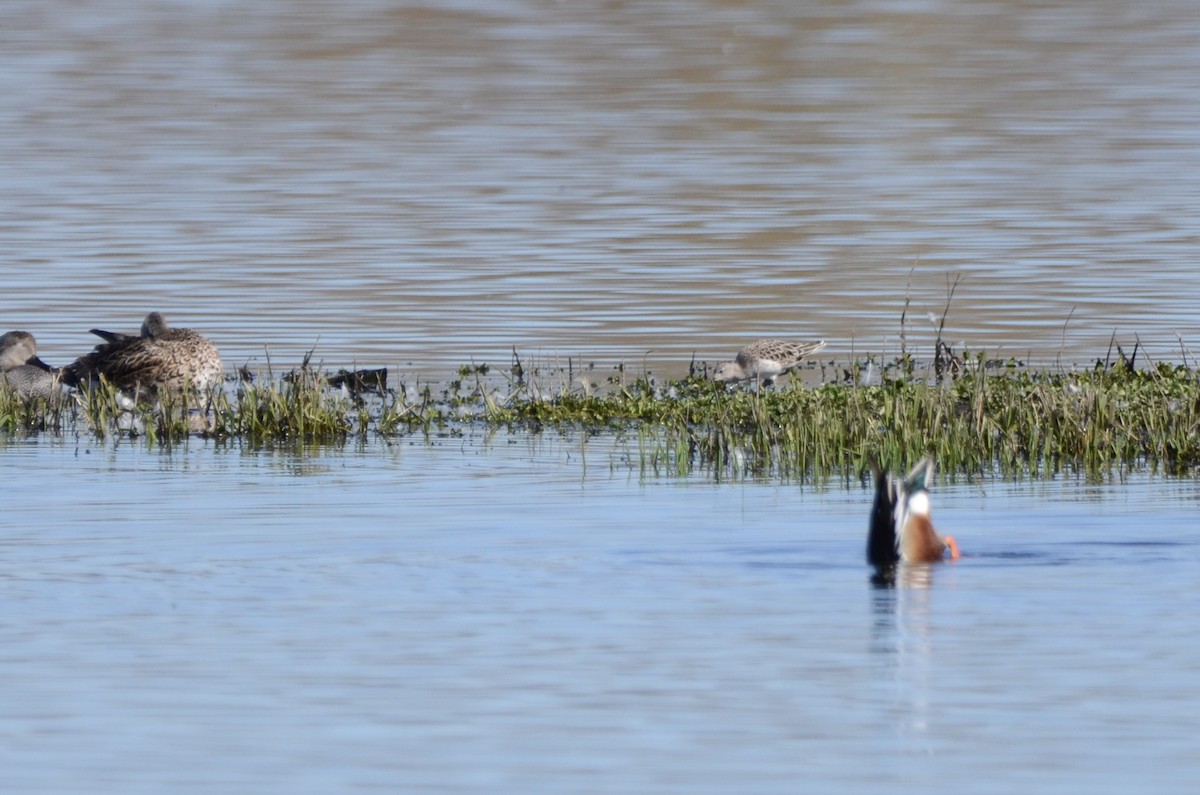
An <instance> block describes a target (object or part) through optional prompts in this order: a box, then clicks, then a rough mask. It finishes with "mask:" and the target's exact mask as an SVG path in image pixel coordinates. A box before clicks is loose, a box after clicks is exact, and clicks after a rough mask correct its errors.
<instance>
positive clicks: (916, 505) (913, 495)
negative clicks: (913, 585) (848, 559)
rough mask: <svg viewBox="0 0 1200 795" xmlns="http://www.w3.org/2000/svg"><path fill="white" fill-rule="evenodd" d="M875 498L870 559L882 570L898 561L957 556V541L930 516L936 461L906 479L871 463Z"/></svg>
mask: <svg viewBox="0 0 1200 795" xmlns="http://www.w3.org/2000/svg"><path fill="white" fill-rule="evenodd" d="M872 474H873V475H874V477H875V502H874V504H873V506H872V507H871V526H870V530H869V531H868V534H867V562H868V563H870V564H871V565H872V566H874V567H875V568H876V569H878V570H879V571H887V570H889V569H892V568H894V567H895V566H896V565H897V564H899V563H935V562H937V561H940V560H943V559H944V558H945V557H946V553H947V551H949V553H950V557H951V558H953V559H957V558H958V556H959V553H958V543H957V542H956V541H955V540H954V537H953V536H941V535H938V533H937V531H936V530H934V529H933V520H932V519H931V518H930V513H931V509H930V504H929V486H930V485H931V484H932V483H933V461H932V459H929V458H923V459H921V462H920V463H919V464H917V465H916V466H915V467H913V469H912V471H911V472H909V473H908V476H907V477H905V478H904V479H903V480H897V479H896V478H894V477H893V476H892V475H891V474H890V473H888V472H886V471H884V470H882V469H880V468H879V467H878V466H872Z"/></svg>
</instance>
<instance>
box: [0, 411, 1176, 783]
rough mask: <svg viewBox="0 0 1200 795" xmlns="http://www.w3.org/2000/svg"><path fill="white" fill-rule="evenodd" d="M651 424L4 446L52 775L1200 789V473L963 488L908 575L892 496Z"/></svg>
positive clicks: (4, 680) (20, 760)
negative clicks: (895, 569) (884, 576)
mask: <svg viewBox="0 0 1200 795" xmlns="http://www.w3.org/2000/svg"><path fill="white" fill-rule="evenodd" d="M631 444H633V443H630V442H624V441H619V440H615V439H611V438H603V437H601V438H593V439H592V440H590V441H586V442H585V441H583V440H580V439H578V438H571V437H568V438H559V437H554V436H551V435H544V436H537V437H508V436H505V435H503V434H501V435H498V436H495V437H493V438H491V439H490V440H488V439H485V438H483V437H478V438H476V437H467V438H456V439H441V440H434V441H433V442H432V443H429V444H426V443H425V442H424V441H416V440H402V441H399V442H397V443H395V444H391V445H384V444H382V443H379V444H372V445H370V446H367V447H365V448H362V449H358V450H324V451H321V450H317V451H309V452H306V453H304V454H299V455H297V454H294V453H290V452H283V451H277V452H272V451H250V450H237V449H233V450H228V449H217V448H215V447H213V446H211V445H208V444H205V443H202V442H196V441H193V442H191V443H189V444H188V445H187V447H186V449H179V450H176V451H174V452H171V453H165V452H150V451H147V450H145V449H143V448H141V447H139V446H138V445H130V444H120V445H115V444H106V445H89V444H83V443H81V444H80V445H79V446H78V447H77V446H76V445H75V444H74V443H70V442H64V443H59V442H53V441H50V440H46V439H42V440H39V441H36V442H14V443H10V444H9V445H8V446H7V447H6V448H5V449H4V450H3V454H4V461H5V470H6V476H5V481H6V482H5V491H6V494H7V495H9V496H8V499H7V501H6V502H7V510H6V517H5V528H6V530H5V533H4V539H3V546H2V547H0V554H2V555H3V558H4V560H5V565H4V567H3V568H4V572H5V574H4V575H3V577H0V599H2V600H3V602H4V604H6V605H7V609H6V611H5V618H4V620H3V621H2V622H0V648H2V649H4V652H3V654H0V695H2V696H3V697H2V698H0V703H2V704H3V705H4V706H3V708H2V709H0V726H2V727H3V733H4V736H5V743H4V744H3V749H0V763H2V764H3V766H4V768H5V770H7V771H9V774H8V786H10V787H12V788H14V789H16V790H20V791H24V792H35V791H36V792H70V791H79V790H80V789H92V790H95V789H102V790H107V791H121V792H161V791H163V790H165V789H169V790H170V791H173V792H228V791H255V792H328V791H330V790H337V791H397V790H404V791H422V792H426V791H436V792H464V793H465V792H494V791H498V790H505V791H523V792H525V791H528V792H562V791H572V792H596V793H601V792H635V791H636V792H689V793H694V792H713V793H725V792H730V791H745V792H750V791H753V792H781V793H782V792H795V791H797V790H803V789H807V788H813V789H821V790H831V791H832V790H836V791H840V792H868V791H874V792H878V791H881V790H882V789H884V788H887V789H889V790H897V791H901V792H920V791H929V790H930V789H931V788H936V789H947V790H953V791H993V792H1002V791H1012V788H1013V787H1017V786H1021V785H1031V786H1036V788H1037V789H1038V791H1039V792H1078V791H1081V790H1091V791H1095V790H1105V791H1115V790H1121V791H1124V790H1128V789H1137V790H1138V791H1154V792H1186V791H1190V788H1191V786H1192V784H1193V783H1194V781H1195V775H1196V774H1197V773H1198V772H1200V756H1198V755H1197V754H1196V748H1197V742H1198V741H1200V718H1198V717H1197V715H1198V714H1200V713H1198V711H1197V710H1196V709H1195V706H1196V705H1197V703H1200V684H1197V683H1198V682H1200V676H1198V675H1197V674H1200V670H1198V669H1200V663H1198V662H1197V660H1200V647H1198V646H1197V644H1196V642H1195V633H1194V632H1193V631H1192V630H1193V624H1194V616H1195V614H1196V609H1197V607H1198V606H1200V605H1197V597H1196V596H1195V594H1196V593H1197V588H1196V585H1197V581H1196V572H1197V571H1200V566H1198V564H1200V543H1198V541H1197V539H1196V536H1195V531H1194V528H1195V522H1194V516H1195V509H1196V504H1197V500H1198V498H1200V489H1198V487H1197V486H1196V485H1195V484H1194V483H1190V482H1180V481H1169V480H1162V479H1150V478H1146V477H1143V476H1139V477H1134V478H1131V479H1130V480H1129V481H1128V482H1116V481H1114V482H1112V483H1105V484H1087V483H1083V482H1079V481H1075V480H1070V479H1065V480H1061V481H1057V482H1049V483H1039V484H1016V485H1013V484H1000V483H986V484H982V485H981V484H954V485H943V486H940V487H938V488H937V489H936V491H935V498H936V502H935V505H936V511H937V518H938V521H939V524H940V525H941V526H942V527H943V528H952V529H953V531H954V532H955V533H956V534H957V536H958V538H959V541H960V543H961V544H962V546H963V547H964V550H965V555H964V557H963V558H962V559H961V560H960V561H959V562H957V563H954V564H946V565H941V566H937V567H933V568H929V569H922V570H920V571H916V572H914V573H912V574H911V576H909V577H907V578H906V579H905V581H904V586H903V587H900V588H897V589H894V590H880V589H877V588H874V587H872V585H871V583H870V581H869V577H868V571H867V567H866V566H865V564H864V562H863V545H864V533H865V524H866V512H867V506H868V504H869V494H868V493H867V492H866V491H864V490H862V489H861V488H859V486H858V485H857V484H855V485H853V486H851V487H849V488H844V487H843V484H841V483H840V482H839V483H833V484H829V485H828V486H825V487H819V488H815V487H812V486H808V487H801V486H797V485H779V484H773V483H762V482H746V483H737V484H725V485H719V486H716V485H713V484H711V483H709V482H707V481H705V480H704V479H703V478H702V477H699V476H697V477H695V478H692V479H685V480H671V479H659V478H655V477H654V476H652V475H651V476H648V477H647V476H645V475H643V474H642V473H640V472H639V471H638V470H637V469H636V468H635V467H633V466H632V465H631V461H632V462H636V460H637V458H636V446H634V447H632V448H631V447H630V445H631Z"/></svg>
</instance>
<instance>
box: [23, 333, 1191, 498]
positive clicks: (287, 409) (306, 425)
mask: <svg viewBox="0 0 1200 795" xmlns="http://www.w3.org/2000/svg"><path fill="white" fill-rule="evenodd" d="M866 364H867V363H866V362H859V363H856V364H854V365H852V366H850V367H847V368H845V369H844V370H843V376H842V379H841V381H840V382H839V383H826V384H823V385H821V386H818V387H815V388H811V389H810V388H805V387H801V386H792V385H790V384H785V386H784V387H783V388H779V389H774V390H764V391H761V392H753V391H750V390H747V389H744V388H741V389H736V388H728V387H725V386H723V385H720V384H715V383H712V382H709V381H706V380H704V379H702V378H700V377H698V376H696V377H689V378H687V379H683V380H679V381H671V382H664V383H657V382H655V381H653V380H650V379H645V378H642V379H636V380H631V381H629V382H626V381H625V380H624V378H625V376H624V374H622V375H621V377H620V378H614V379H612V382H611V383H609V384H607V385H606V387H605V388H604V389H602V390H598V389H595V388H593V387H592V386H591V385H588V386H587V387H581V386H579V385H577V384H571V383H566V382H564V383H561V384H559V385H558V386H557V387H554V388H547V387H545V386H544V385H538V384H536V383H533V382H532V381H531V380H530V378H529V377H528V376H527V375H526V374H525V373H511V374H510V373H509V372H507V371H505V372H496V371H492V370H491V369H490V368H488V366H487V365H471V366H464V367H462V368H460V370H459V372H458V374H457V377H456V378H454V379H452V380H451V381H449V382H448V383H447V384H446V385H445V386H444V387H441V388H435V387H433V386H432V385H424V386H422V385H420V384H418V385H416V386H414V387H413V388H411V389H410V388H408V387H407V386H406V385H404V384H401V385H400V386H399V387H398V388H397V389H396V390H394V391H392V392H388V393H386V394H382V395H381V394H363V395H360V396H350V395H347V394H345V393H343V392H340V391H338V390H333V389H330V388H329V386H328V383H327V381H326V379H325V377H324V376H322V375H320V374H318V373H315V372H313V371H310V370H302V371H301V374H300V375H299V376H297V377H294V378H291V379H290V380H289V379H285V380H279V381H267V382H264V381H261V380H259V381H256V382H254V383H243V384H240V385H238V386H237V387H236V389H235V388H232V387H231V388H228V389H226V390H224V391H219V392H214V393H212V394H209V395H193V396H191V397H188V398H187V399H184V398H176V399H174V400H164V401H161V402H156V403H154V404H150V403H141V404H139V405H138V406H137V407H136V408H134V409H132V410H130V409H127V408H123V407H122V404H121V403H120V401H119V400H118V397H117V394H116V392H115V391H114V390H112V389H111V388H108V387H105V386H101V387H98V388H96V389H93V390H91V391H89V392H87V393H81V394H79V395H77V396H74V397H72V398H71V399H70V400H68V401H65V402H63V403H59V404H56V405H50V404H47V403H46V402H45V401H42V402H40V403H33V404H24V403H22V402H21V401H19V400H17V399H16V398H15V397H14V396H13V395H11V394H5V393H0V432H4V433H7V434H19V433H59V434H62V433H68V432H78V431H79V430H80V429H81V428H85V429H87V430H88V431H90V432H91V433H93V434H95V435H97V436H107V435H110V434H128V435H136V436H143V437H145V439H146V441H147V443H148V444H152V445H153V444H161V445H170V444H176V443H179V442H181V441H183V440H186V439H187V438H188V437H189V436H193V435H199V436H205V437H209V438H216V439H224V440H241V441H244V442H246V443H250V444H271V443H279V442H296V443H305V444H323V445H328V444H345V443H347V442H350V441H355V442H361V441H365V440H369V439H371V438H377V437H384V438H389V437H395V436H398V435H404V434H414V433H415V434H422V433H424V434H435V433H443V432H451V433H454V432H465V431H467V430H469V429H471V428H509V429H513V430H518V431H525V432H530V433H536V432H538V431H539V430H541V429H543V428H559V429H564V430H571V429H578V430H582V431H587V432H605V431H614V430H617V431H622V432H626V433H630V434H631V435H630V437H629V438H631V439H634V440H636V441H635V443H636V446H637V455H636V456H631V457H630V461H631V466H636V467H638V468H640V469H642V470H644V471H646V472H651V473H654V474H657V475H669V476H676V475H686V474H689V473H692V472H696V471H702V472H705V473H708V474H710V475H711V476H712V477H714V478H718V479H728V478H744V477H768V476H770V477H781V478H785V479H806V478H825V477H830V476H833V475H838V474H840V475H842V476H844V477H849V476H851V473H857V472H860V471H862V470H863V469H865V468H866V466H867V463H868V461H869V460H870V459H871V458H872V457H874V458H878V459H879V460H880V462H881V463H883V464H884V465H885V466H891V467H895V468H904V467H907V466H908V465H910V464H911V463H912V462H913V461H916V460H918V459H919V458H920V457H922V456H923V455H929V454H931V455H933V456H934V457H935V458H936V460H937V462H938V466H939V469H941V470H942V471H943V472H947V473H950V474H952V475H954V474H957V475H961V476H966V477H971V476H973V475H984V474H989V475H992V474H998V475H1001V476H1004V477H1010V478H1020V477H1045V476H1052V475H1054V474H1056V473H1059V472H1063V471H1071V472H1083V473H1086V474H1088V475H1097V476H1098V475H1101V474H1103V473H1106V472H1110V471H1112V470H1114V469H1118V470H1120V469H1125V468H1131V467H1139V468H1148V469H1150V470H1153V471H1162V472H1166V473H1170V474H1185V473H1189V472H1194V471H1195V470H1196V469H1197V468H1200V376H1198V374H1197V372H1196V371H1193V370H1191V369H1189V368H1186V367H1183V366H1177V365H1169V364H1158V365H1156V366H1154V367H1151V368H1149V369H1141V370H1135V369H1131V368H1129V367H1127V366H1125V365H1124V364H1122V363H1118V364H1117V365H1116V366H1113V367H1105V366H1102V365H1097V367H1095V368H1093V369H1077V370H1072V371H1055V372H1049V371H1046V372H1033V371H1023V370H1020V369H1018V368H1016V367H1012V366H1007V367H1006V366H1003V364H1001V365H1000V366H993V367H988V366H985V363H984V361H983V359H982V357H979V358H977V359H976V360H975V361H973V362H970V363H969V366H967V367H963V368H960V369H959V370H958V373H959V374H958V375H956V376H953V377H951V376H949V375H947V376H945V377H943V378H940V379H939V378H936V377H934V376H933V374H932V372H931V371H930V372H925V373H923V372H922V371H921V370H920V368H918V367H916V365H915V364H914V363H913V362H912V361H911V360H908V359H903V360H899V361H897V362H892V363H890V364H889V365H888V366H887V367H883V368H880V369H881V370H882V372H883V378H882V382H881V383H875V384H873V385H870V386H859V385H857V381H858V379H859V376H860V375H861V373H862V371H863V368H864V367H865V365H866ZM1009 364H1010V365H1011V363H1009Z"/></svg>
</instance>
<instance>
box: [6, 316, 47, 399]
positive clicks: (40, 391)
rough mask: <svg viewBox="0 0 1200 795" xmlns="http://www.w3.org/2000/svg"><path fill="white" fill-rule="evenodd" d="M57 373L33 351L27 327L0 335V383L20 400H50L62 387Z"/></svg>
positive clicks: (34, 344)
mask: <svg viewBox="0 0 1200 795" xmlns="http://www.w3.org/2000/svg"><path fill="white" fill-rule="evenodd" d="M59 382H60V379H59V374H58V370H57V369H56V368H54V367H51V366H50V365H48V364H46V363H45V362H43V361H42V360H41V359H40V358H38V355H37V340H35V339H34V338H33V335H32V334H30V333H29V332H28V331H10V332H8V333H7V334H4V335H3V336H0V386H7V387H8V388H10V389H12V390H13V391H14V392H16V393H17V397H19V398H21V400H26V401H28V400H35V399H37V398H46V399H47V400H54V399H56V398H58V397H59V396H60V395H61V394H62V391H61V389H60V388H59Z"/></svg>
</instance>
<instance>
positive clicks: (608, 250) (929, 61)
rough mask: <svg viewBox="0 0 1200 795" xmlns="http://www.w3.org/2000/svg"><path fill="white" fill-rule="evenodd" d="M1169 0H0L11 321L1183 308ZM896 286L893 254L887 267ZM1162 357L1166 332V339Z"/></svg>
mask: <svg viewBox="0 0 1200 795" xmlns="http://www.w3.org/2000/svg"><path fill="white" fill-rule="evenodd" d="M1193 11H1194V9H1193V7H1192V5H1191V4H1190V3H1188V2H1183V0H1177V1H1176V2H1171V1H1170V0H1168V2H1161V3H1154V4H1150V5H1145V4H1143V5H1136V4H1135V5H1130V4H1129V3H1124V2H1116V1H1115V0H1103V1H1102V2H1094V3H1087V4H1072V5H1070V6H1068V7H1060V6H1055V5H1038V4H1030V3H1024V2H1011V1H1009V0H975V1H973V2H939V1H938V0H933V1H931V2H925V3H907V4H899V5H895V4H893V5H884V6H880V5H878V4H874V3H868V2H848V3H794V2H790V0H789V1H786V2H785V1H783V0H780V1H779V2H773V1H768V2H756V3H750V4H747V3H731V2H724V1H723V0H708V1H706V2H660V3H625V4H612V3H607V4H593V5H581V4H571V3H565V4H564V3H543V2H531V1H530V0H509V1H504V0H502V1H501V2H487V3H478V2H471V1H470V0H466V1H464V2H434V3H429V4H395V3H383V2H372V1H371V0H350V1H349V2H343V3H336V4H321V5H320V6H318V5H314V4H311V3H304V2H295V1H294V0H293V1H292V2H288V1H286V0H274V1H271V2H262V3H255V4H252V5H246V4H233V3H227V2H211V1H210V0H179V1H178V2H162V3H160V2H134V3H129V2H115V1H114V0H102V1H101V2H95V3H88V4H84V5H77V6H73V7H72V8H71V10H70V13H61V12H60V11H59V10H57V9H56V8H52V7H50V6H47V5H45V4H42V3H24V4H21V3H14V4H9V10H8V12H7V13H6V21H5V25H4V26H3V30H0V68H3V70H4V71H5V73H7V74H9V75H10V76H12V78H13V79H12V80H10V84H9V87H8V90H6V91H5V92H3V96H0V151H2V152H3V158H2V161H3V162H2V164H0V188H2V190H0V218H3V221H2V222H0V245H2V247H3V250H4V252H5V262H6V263H7V265H5V266H3V267H4V272H5V279H6V282H7V285H6V287H7V289H6V293H7V295H8V298H7V299H6V302H5V308H4V318H5V319H4V323H5V324H6V325H7V326H8V327H26V328H29V329H31V330H33V331H34V333H35V334H37V335H38V337H39V338H40V339H41V340H42V342H43V347H44V348H45V349H46V350H47V354H48V358H49V359H50V360H51V361H54V362H60V361H63V360H64V359H68V358H71V357H73V356H75V355H78V353H79V352H80V351H81V350H85V349H86V348H87V347H88V345H89V344H90V342H89V339H88V337H87V336H86V333H85V332H86V329H88V328H91V327H93V326H97V325H98V326H101V327H114V328H136V327H137V322H138V320H139V319H140V318H141V316H142V315H143V314H144V313H145V312H146V311H147V310H149V309H152V308H154V309H161V310H163V311H165V312H167V313H168V315H170V316H172V317H174V318H175V319H176V320H177V321H178V322H180V323H181V324H186V325H190V326H194V327H198V328H201V329H204V330H206V331H208V332H209V333H210V334H212V335H213V336H214V337H215V338H216V339H217V341H218V342H219V344H220V345H221V347H222V349H223V350H224V351H225V352H226V358H227V360H228V362H229V363H230V364H231V365H236V364H242V363H244V362H246V361H252V362H257V363H262V362H263V361H264V359H265V354H264V346H269V348H270V350H271V351H272V355H273V357H274V358H275V360H276V361H283V362H286V363H288V364H289V365H290V364H291V363H294V362H295V360H297V359H298V358H299V357H300V356H301V354H302V353H303V352H304V351H306V350H308V349H309V348H310V347H312V346H313V345H314V344H318V343H319V344H318V351H319V353H320V354H323V355H324V357H325V359H326V361H327V362H329V363H331V364H336V365H346V364H349V363H351V362H352V361H357V362H359V363H362V364H370V365H372V366H378V365H400V366H403V367H405V368H406V370H407V371H409V372H413V373H415V374H419V375H423V376H424V377H425V378H442V377H444V376H446V375H447V374H448V373H450V372H453V369H454V368H456V367H457V366H458V365H460V364H464V363H467V362H470V361H476V362H480V361H488V362H491V363H494V364H498V363H504V362H507V361H508V358H509V356H510V355H511V349H512V347H513V346H516V347H518V348H519V349H521V350H522V351H523V352H524V355H525V356H526V357H535V356H540V357H544V358H547V359H548V358H550V357H553V356H556V355H557V356H562V357H566V356H571V357H576V358H581V359H584V360H595V361H598V362H599V364H600V365H602V366H605V367H608V366H614V365H616V364H618V363H620V362H625V363H627V364H629V365H636V366H638V367H641V366H642V365H643V364H646V365H650V366H653V367H656V368H659V370H660V371H665V372H666V373H667V374H670V375H679V374H681V373H682V371H683V370H684V368H685V367H686V364H687V362H688V360H689V359H690V358H691V357H692V355H693V354H695V355H697V356H698V357H699V358H700V359H705V360H713V359H715V358H716V357H718V356H723V355H727V354H728V353H729V352H731V351H733V350H735V349H736V348H737V347H738V346H740V345H741V344H742V343H743V342H744V341H746V340H748V339H751V338H754V337H758V336H764V335H777V336H788V337H796V338H814V337H826V338H828V339H829V340H830V347H829V349H828V352H829V355H830V356H838V357H843V358H844V357H846V356H848V355H849V354H850V353H851V351H858V352H861V351H863V350H869V351H873V352H895V350H896V348H897V346H898V340H897V337H898V333H899V330H900V315H901V312H902V310H903V309H904V296H905V294H906V292H908V293H910V296H911V299H912V305H911V307H910V311H909V316H908V317H909V321H910V323H911V324H912V326H911V328H910V330H909V332H910V340H909V344H910V345H914V346H917V347H918V349H919V350H924V351H928V350H929V346H930V345H931V341H932V340H931V337H932V333H931V323H930V321H929V320H928V319H927V315H928V314H930V313H933V314H935V315H940V313H941V312H942V310H943V308H944V306H945V301H946V292H947V279H948V278H949V277H950V276H951V275H952V274H963V276H964V280H963V282H962V284H961V285H960V287H959V290H958V292H957V294H956V296H955V300H954V302H953V304H952V306H951V311H950V315H949V318H948V324H947V336H948V338H949V339H950V340H952V341H953V342H955V344H958V343H959V342H960V341H961V342H962V343H964V344H966V345H967V346H969V347H971V348H976V349H978V348H985V349H987V350H988V351H989V352H994V353H999V354H1002V355H1017V356H1022V357H1025V356H1028V357H1029V358H1031V359H1032V360H1034V361H1038V362H1042V363H1046V362H1050V361H1053V360H1055V359H1057V358H1058V357H1059V356H1060V355H1061V356H1062V357H1063V358H1065V359H1066V360H1068V361H1088V360H1091V359H1094V358H1096V357H1098V356H1104V355H1105V351H1106V350H1107V347H1108V342H1109V338H1110V335H1111V334H1112V333H1113V332H1114V331H1115V332H1117V333H1118V334H1119V335H1120V336H1119V339H1120V340H1121V341H1122V342H1123V344H1124V346H1125V347H1126V348H1127V349H1129V348H1131V347H1132V345H1133V338H1134V335H1135V334H1136V335H1138V336H1140V338H1141V340H1142V342H1143V343H1144V345H1145V346H1146V347H1147V349H1148V350H1149V352H1150V353H1151V354H1152V355H1154V356H1156V357H1159V358H1168V357H1169V358H1172V359H1174V360H1176V361H1178V360H1179V359H1180V358H1181V357H1182V356H1183V355H1184V353H1183V352H1182V350H1181V345H1180V342H1179V340H1178V339H1177V337H1176V334H1177V333H1178V334H1180V335H1182V337H1183V341H1184V342H1185V343H1186V344H1187V345H1188V346H1191V345H1193V344H1194V341H1195V333H1196V331H1197V321H1196V317H1197V315H1198V311H1197V310H1198V309H1200V306H1198V303H1197V298H1196V296H1197V295H1200V275H1198V274H1200V270H1198V269H1197V268H1196V267H1195V251H1196V244H1197V229H1196V224H1195V220H1194V217H1195V212H1194V209H1195V199H1196V196H1195V190H1194V185H1195V184H1196V182H1197V178H1198V177H1200V124H1198V123H1197V122H1198V121H1200V116H1198V113H1200V111H1198V110H1197V108H1200V102H1198V101H1197V100H1198V97H1197V84H1196V81H1195V79H1194V77H1195V75H1196V74H1197V72H1200V47H1198V46H1197V39H1198V36H1200V28H1198V27H1197V24H1196V23H1195V21H1194V20H1195V19H1196V16H1195V14H1194V13H1193ZM910 274H911V276H910ZM1187 355H1188V356H1189V357H1190V353H1189V354H1187Z"/></svg>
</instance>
